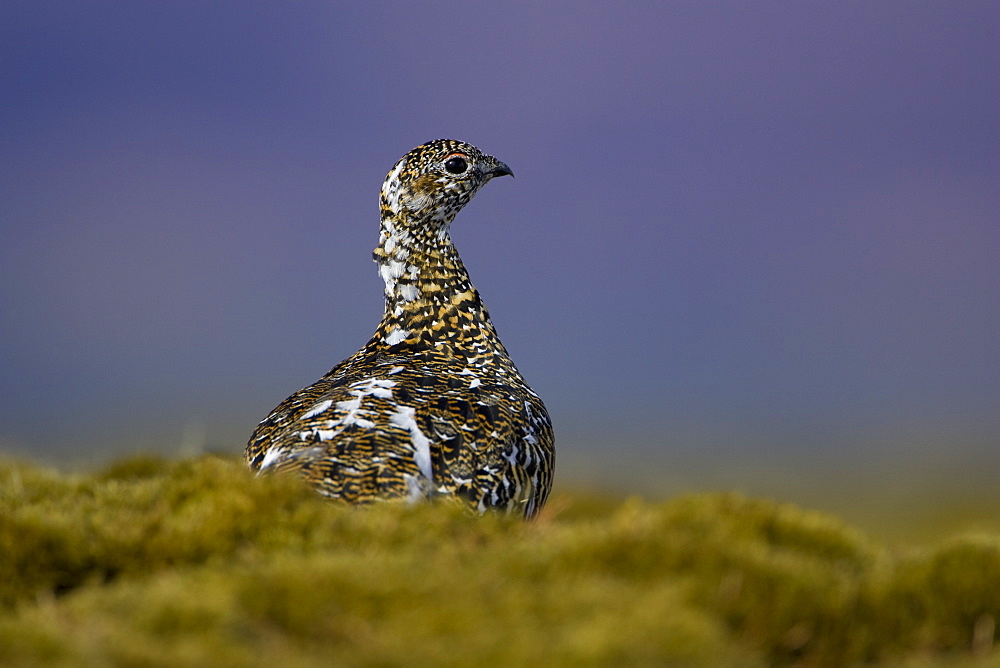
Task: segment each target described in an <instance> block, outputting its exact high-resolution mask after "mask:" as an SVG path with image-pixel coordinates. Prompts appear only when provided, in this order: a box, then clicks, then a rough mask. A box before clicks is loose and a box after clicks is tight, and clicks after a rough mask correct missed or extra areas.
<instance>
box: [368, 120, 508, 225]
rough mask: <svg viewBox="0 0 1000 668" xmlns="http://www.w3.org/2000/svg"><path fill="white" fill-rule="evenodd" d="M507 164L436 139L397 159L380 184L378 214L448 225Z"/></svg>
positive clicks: (469, 146)
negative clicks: (383, 181)
mask: <svg viewBox="0 0 1000 668" xmlns="http://www.w3.org/2000/svg"><path fill="white" fill-rule="evenodd" d="M506 175H510V176H513V175H514V172H512V171H511V170H510V167H508V166H507V165H505V164H504V163H502V162H500V161H499V160H497V159H496V158H494V157H493V156H491V155H486V154H485V153H483V152H482V151H480V150H479V149H478V148H476V147H475V146H473V145H472V144H466V143H465V142H461V141H458V140H455V139H436V140H434V141H432V142H428V143H426V144H423V145H421V146H418V147H416V148H415V149H413V150H412V151H410V152H409V153H407V154H406V155H404V156H403V157H402V158H400V159H399V162H397V163H396V164H395V165H394V166H393V168H392V169H391V170H389V174H388V175H387V176H386V177H385V183H383V184H382V197H381V209H382V219H383V221H385V220H387V219H388V220H396V221H399V222H402V221H403V220H408V221H410V222H421V223H432V222H434V223H438V224H442V225H443V226H444V227H447V225H448V224H449V223H451V221H452V220H453V219H454V218H455V214H457V213H458V212H459V210H460V209H461V208H462V207H463V206H465V205H466V204H467V203H468V202H469V200H471V199H472V197H473V196H474V195H475V194H476V193H477V192H479V189H480V188H482V187H483V186H484V185H486V183H487V182H488V181H489V180H490V179H492V178H493V177H494V176H506Z"/></svg>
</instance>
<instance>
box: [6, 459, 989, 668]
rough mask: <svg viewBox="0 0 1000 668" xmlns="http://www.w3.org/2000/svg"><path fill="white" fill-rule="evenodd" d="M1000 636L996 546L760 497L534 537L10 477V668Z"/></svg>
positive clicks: (984, 645) (476, 520)
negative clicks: (899, 548) (851, 522)
mask: <svg viewBox="0 0 1000 668" xmlns="http://www.w3.org/2000/svg"><path fill="white" fill-rule="evenodd" d="M998 618H1000V538H998V537H995V536H980V537H977V538H964V539H956V540H952V541H949V542H947V543H944V544H941V545H939V546H935V547H931V548H927V549H923V550H920V551H913V552H909V553H904V554H895V553H893V552H891V551H890V550H888V549H887V548H885V547H882V546H880V545H878V544H877V543H875V542H874V541H872V540H870V539H868V538H866V537H865V536H863V535H861V534H860V533H858V532H857V531H855V530H853V529H851V528H849V527H847V526H844V525H843V524H842V523H840V522H838V521H837V520H836V519H834V518H831V517H829V516H825V515H821V514H817V513H812V512H808V511H804V510H802V509H799V508H797V507H794V506H789V505H780V504H775V503H772V502H769V501H765V500H760V499H751V498H745V497H742V496H738V495H731V494H709V495H698V496H690V497H683V498H678V499H675V500H673V501H670V502H667V503H660V504H651V503H648V502H644V501H642V500H640V499H630V500H627V501H625V502H624V503H614V502H612V501H610V500H608V499H604V498H602V497H599V496H587V495H583V494H577V495H574V494H564V495H562V496H557V497H556V498H554V499H553V501H552V502H551V504H550V506H549V508H547V510H546V512H545V513H543V515H542V516H541V517H540V518H539V519H538V520H537V521H535V522H530V523H524V522H521V521H517V520H513V519H508V518H503V517H499V516H495V515H487V516H485V517H471V516H470V515H468V514H467V513H466V512H464V511H463V510H462V509H461V508H458V507H456V506H453V505H449V504H427V505H422V506H417V507H407V506H401V505H394V504H385V505H376V506H371V507H367V508H364V509H353V508H348V507H345V506H341V505H338V504H336V503H332V502H329V501H326V500H324V499H322V498H320V497H318V496H317V495H315V494H314V493H313V492H312V491H311V490H309V489H307V488H305V487H304V486H303V485H302V484H300V483H299V482H298V481H297V480H295V479H294V478H281V477H265V478H254V477H253V476H251V475H250V474H249V473H248V472H247V471H246V470H245V469H244V467H243V465H242V464H241V463H240V462H237V461H235V460H228V459H222V458H217V457H205V458H200V459H194V460H185V461H180V462H170V461H163V460H156V459H149V458H143V459H133V460H127V461H124V462H119V463H116V464H115V465H113V466H111V467H110V468H108V469H106V470H105V471H102V472H98V473H96V474H93V475H59V474H57V473H54V472H52V471H46V470H44V469H39V468H36V467H33V466H30V465H25V464H20V465H18V464H3V465H0V664H3V665H7V664H17V665H32V664H37V665H60V664H62V665H79V664H118V663H128V664H132V663H136V664H149V665H167V664H170V665H175V664H178V663H180V664H208V663H211V664H234V665H273V664H276V663H280V664H282V665H329V664H331V663H336V664H338V665H356V664H364V665H371V664H384V665H398V664H423V663H432V662H433V663H436V664H443V665H464V664H467V663H471V662H473V661H475V662H477V663H478V662H492V663H497V664H528V663H532V664H534V663H557V664H560V665H561V664H589V665H618V664H621V665H629V664H640V665H651V664H661V665H662V664H664V663H666V664H672V665H705V666H717V665H732V666H742V665H748V666H750V665H792V664H796V665H852V664H860V663H871V662H892V663H896V664H901V665H907V664H909V665H941V664H942V663H946V664H948V665H952V664H953V665H976V664H977V663H983V665H986V663H987V662H989V661H990V660H991V659H993V660H996V659H1000V655H998V654H997V653H996V652H995V651H993V649H992V647H993V637H994V631H995V629H994V625H995V620H996V619H998ZM164 648H169V651H165V650H164Z"/></svg>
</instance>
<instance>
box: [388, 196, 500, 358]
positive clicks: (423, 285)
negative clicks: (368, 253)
mask: <svg viewBox="0 0 1000 668" xmlns="http://www.w3.org/2000/svg"><path fill="white" fill-rule="evenodd" d="M450 222H451V221H415V220H411V219H409V218H407V217H405V216H404V217H397V216H393V217H387V216H383V218H382V228H381V231H380V234H379V245H378V248H376V249H375V251H374V253H373V257H374V259H375V262H376V264H378V268H379V270H378V271H379V275H380V276H381V277H382V280H383V281H384V282H385V314H384V315H383V317H382V322H381V323H380V324H379V327H378V329H377V330H376V332H375V336H374V337H373V339H372V342H373V343H377V344H381V345H384V346H404V347H406V348H410V349H419V350H428V349H432V350H437V351H440V352H442V353H444V354H459V353H460V352H461V351H462V350H463V349H466V350H467V349H469V348H470V347H474V348H475V349H476V350H477V351H479V352H482V351H483V348H484V346H486V347H494V348H500V349H501V350H502V346H501V344H500V343H499V341H498V340H497V338H496V331H495V330H494V328H493V323H492V322H491V321H490V316H489V312H488V311H487V310H486V306H485V305H484V304H483V302H482V300H481V299H480V297H479V292H478V291H477V290H476V288H475V286H473V285H472V281H471V280H470V278H469V272H468V271H467V270H466V269H465V265H464V264H463V263H462V259H461V258H460V257H459V256H458V251H457V250H456V249H455V246H454V244H453V243H452V241H451V235H450V234H449V231H448V224H449V223H450ZM476 341H478V342H479V343H478V344H476ZM491 342H495V343H491Z"/></svg>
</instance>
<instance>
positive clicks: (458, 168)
mask: <svg viewBox="0 0 1000 668" xmlns="http://www.w3.org/2000/svg"><path fill="white" fill-rule="evenodd" d="M444 168H445V169H446V170H448V172H449V173H451V174H461V173H462V172H464V171H465V170H466V169H468V168H469V163H468V162H466V160H465V158H464V157H463V156H461V155H453V156H451V157H450V158H448V159H447V160H445V161H444Z"/></svg>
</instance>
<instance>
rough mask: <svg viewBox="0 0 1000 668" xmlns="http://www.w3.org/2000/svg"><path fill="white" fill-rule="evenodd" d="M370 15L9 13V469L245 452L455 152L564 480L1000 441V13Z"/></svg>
mask: <svg viewBox="0 0 1000 668" xmlns="http://www.w3.org/2000/svg"><path fill="white" fill-rule="evenodd" d="M339 4H340V3H329V2H299V3H274V2H242V3H235V4H234V3H208V2H142V3H135V2H86V3H84V2H66V3H59V2H53V3H37V2H5V3H4V5H3V8H2V9H0V75H2V88H0V95H2V105H0V154H2V161H0V226H2V227H0V230H2V238H3V242H2V244H0V304H2V308H0V343H2V345H0V396H2V404H0V451H2V450H8V451H15V452H20V453H28V454H31V455H35V456H39V457H45V456H46V455H51V454H52V453H55V452H67V451H70V452H73V453H74V454H76V455H79V456H88V455H89V454H91V453H98V452H101V453H103V452H107V451H110V450H115V451H121V450H135V449H140V448H147V447H165V448H176V447H177V446H178V444H179V443H180V442H181V441H182V440H184V439H189V440H191V439H194V440H196V441H197V440H200V439H201V438H202V435H203V436H204V438H205V439H206V441H207V444H208V446H210V447H213V448H217V449H223V450H230V451H233V452H237V451H240V450H241V449H242V447H243V444H244V442H245V439H246V437H247V436H248V435H249V433H250V431H251V430H252V428H253V426H254V425H255V424H256V422H257V421H258V420H260V419H261V418H263V417H264V416H265V415H266V414H267V413H268V412H269V411H270V409H271V408H272V407H273V406H274V405H275V404H277V403H278V402H279V401H280V400H281V399H283V398H284V397H285V396H286V395H288V394H290V393H291V392H293V391H294V390H296V389H298V388H299V387H301V386H303V385H306V384H309V383H311V382H312V381H313V380H315V379H316V378H318V377H319V376H320V375H322V374H323V373H324V372H325V371H326V370H327V369H329V368H330V367H331V366H333V364H334V363H336V362H337V361H339V360H340V359H342V358H343V357H346V356H348V355H349V354H351V353H352V352H354V351H355V350H356V349H357V348H358V347H360V346H361V345H362V344H363V343H364V342H365V341H366V340H367V338H368V337H369V335H370V334H371V332H372V331H373V329H374V327H375V325H376V323H377V321H378V319H379V317H380V314H381V308H382V303H381V283H380V281H379V278H378V275H377V273H376V270H375V267H374V265H373V264H372V263H371V260H370V251H371V249H372V248H373V247H374V245H375V242H376V238H377V230H378V220H377V196H378V189H379V186H380V184H381V181H382V178H383V177H384V175H385V172H386V171H387V170H388V168H389V167H390V166H391V165H392V164H393V163H394V162H395V160H396V159H397V158H399V156H401V155H402V154H403V153H405V152H406V151H407V150H409V149H410V148H412V147H413V146H415V145H417V144H420V143H422V142H424V141H427V140H430V139H434V138H437V137H454V138H457V139H462V140H466V141H469V142H472V143H474V144H476V145H478V146H479V147H481V148H482V149H483V150H485V151H487V152H489V153H492V154H494V155H496V156H497V157H499V158H501V159H502V160H504V161H505V162H507V163H508V164H509V165H511V167H512V168H513V169H514V171H515V172H516V174H517V178H516V179H515V180H504V181H499V182H496V183H493V184H491V185H490V186H489V187H488V188H486V190H485V191H484V192H482V193H481V194H480V195H479V196H478V197H477V199H476V200H475V202H473V203H472V204H471V205H470V206H469V207H468V208H467V209H466V210H465V211H464V212H463V213H462V214H461V215H460V216H459V218H458V220H457V222H456V225H455V228H454V238H455V240H456V243H457V244H458V246H459V249H460V251H461V253H462V256H463V258H464V259H465V262H466V264H467V266H468V267H469V270H470V273H471V274H472V277H473V280H474V281H475V282H476V285H477V286H478V287H479V289H480V291H481V292H482V294H483V296H484V299H485V301H486V302H487V304H488V305H489V307H490V310H491V313H492V315H493V318H494V321H495V324H496V326H497V329H498V330H499V332H500V334H501V336H502V338H503V340H504V343H505V344H506V345H507V347H508V349H509V350H510V351H511V354H512V355H513V357H514V359H515V361H516V362H517V363H518V365H519V367H520V368H521V370H522V372H523V373H524V375H525V376H526V377H527V378H528V380H529V382H531V383H532V385H533V386H534V387H535V388H536V389H537V390H538V391H539V393H540V394H541V395H542V396H543V398H544V399H545V400H546V403H547V404H548V405H549V408H550V411H551V413H552V415H553V419H554V421H555V426H556V434H557V442H558V445H559V448H560V466H562V467H564V470H574V469H575V468H580V467H585V466H586V465H587V463H588V462H590V463H591V464H593V463H595V462H601V463H602V464H601V465H609V466H614V465H617V464H618V463H621V462H625V463H629V462H631V464H632V465H634V464H635V463H636V462H642V461H644V458H645V457H647V455H648V454H649V453H651V452H655V453H656V456H657V457H658V458H659V460H658V461H662V462H665V463H666V464H667V465H669V464H670V462H671V461H672V458H674V457H675V455H676V457H677V458H681V457H682V456H690V455H691V454H692V453H697V452H730V453H732V452H737V453H741V454H742V455H743V456H751V457H753V456H757V455H760V456H764V455H765V454H766V453H767V452H769V450H768V449H769V448H770V449H772V450H774V451H778V450H780V451H781V452H783V453H789V452H790V453H793V456H795V457H799V458H805V459H808V458H810V457H823V456H825V457H830V456H831V455H830V453H831V452H854V451H859V450H861V449H863V448H866V447H874V446H875V445H880V444H881V445H885V444H891V445H892V447H894V448H899V447H902V448H904V451H905V448H906V447H907V444H908V443H910V442H911V441H913V442H914V443H916V442H917V441H919V442H920V443H921V447H924V448H930V449H940V450H944V449H959V450H960V449H961V448H963V447H979V446H982V445H984V444H985V446H986V447H988V446H990V445H995V444H996V443H997V441H998V439H1000V343H998V341H1000V213H998V212H1000V76H998V72H1000V48H998V46H997V45H998V44H1000V5H997V4H996V3H995V2H991V1H987V2H962V3H954V2H920V3H913V2H891V1H887V2H838V3H824V4H819V3H786V2H782V3H769V2H758V3H741V2H731V3H708V2H685V3H634V4H632V5H624V6H622V5H621V4H620V3H617V4H615V6H612V4H613V3H603V2H601V3H596V2H595V3H566V4H564V5H562V6H558V5H556V4H554V3H524V4H518V3H468V2H467V3H379V2H372V3H356V4H357V5H358V6H355V7H353V8H347V9H344V8H341V7H340V6H339ZM629 7H630V8H629ZM192 434H193V436H192ZM887 447H888V446H887ZM914 447H916V446H914Z"/></svg>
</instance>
